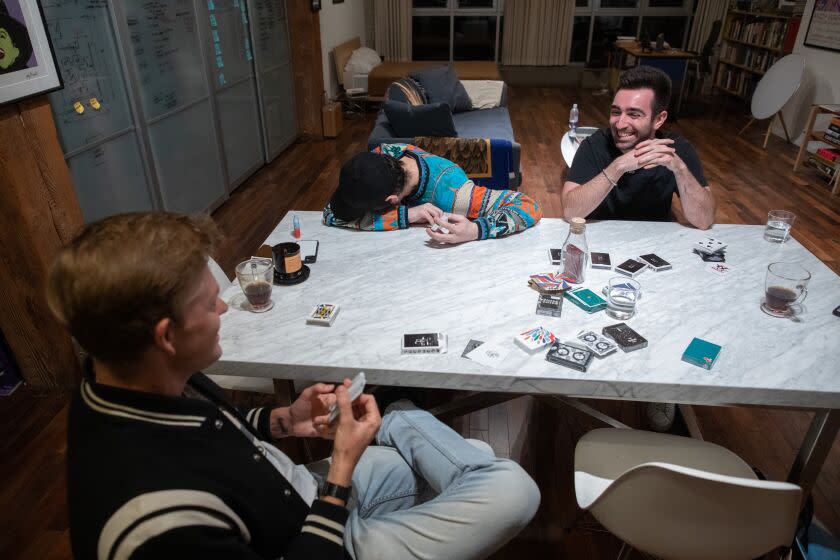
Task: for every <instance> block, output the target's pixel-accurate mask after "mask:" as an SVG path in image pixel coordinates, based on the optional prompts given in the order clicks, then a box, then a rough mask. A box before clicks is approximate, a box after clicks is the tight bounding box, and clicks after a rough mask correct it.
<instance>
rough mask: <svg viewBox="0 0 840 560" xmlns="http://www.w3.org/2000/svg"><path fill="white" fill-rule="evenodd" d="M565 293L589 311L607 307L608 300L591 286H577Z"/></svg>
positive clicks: (593, 311)
mask: <svg viewBox="0 0 840 560" xmlns="http://www.w3.org/2000/svg"><path fill="white" fill-rule="evenodd" d="M563 295H564V296H565V297H566V299H568V300H569V301H571V302H572V303H574V304H575V305H577V306H578V307H580V308H581V309H583V310H584V311H586V312H587V313H595V312H596V311H601V310H602V309H606V307H607V301H606V300H605V299H604V298H602V297H601V296H599V295H598V294H596V293H595V292H593V291H592V290H590V289H589V288H575V289H574V290H570V291H567V292H566V293H565V294H563Z"/></svg>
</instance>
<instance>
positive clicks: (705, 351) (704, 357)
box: [682, 338, 720, 369]
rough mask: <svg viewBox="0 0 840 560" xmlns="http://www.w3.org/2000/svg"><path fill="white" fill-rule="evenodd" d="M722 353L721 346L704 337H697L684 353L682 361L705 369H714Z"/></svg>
mask: <svg viewBox="0 0 840 560" xmlns="http://www.w3.org/2000/svg"><path fill="white" fill-rule="evenodd" d="M718 354H720V346H718V345H717V344H712V343H711V342H708V341H706V340H703V339H702V338H695V339H694V340H692V341H691V344H689V345H688V348H686V349H685V352H683V355H682V361H684V362H688V363H689V364H693V365H695V366H699V367H701V368H705V369H712V366H713V365H715V360H717V357H718Z"/></svg>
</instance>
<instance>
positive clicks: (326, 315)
mask: <svg viewBox="0 0 840 560" xmlns="http://www.w3.org/2000/svg"><path fill="white" fill-rule="evenodd" d="M336 315H338V305H336V304H334V303H319V304H318V305H316V306H315V309H313V310H312V313H310V314H309V318H308V319H307V320H306V323H307V324H309V325H321V326H322V327H329V326H332V324H333V321H335V316H336Z"/></svg>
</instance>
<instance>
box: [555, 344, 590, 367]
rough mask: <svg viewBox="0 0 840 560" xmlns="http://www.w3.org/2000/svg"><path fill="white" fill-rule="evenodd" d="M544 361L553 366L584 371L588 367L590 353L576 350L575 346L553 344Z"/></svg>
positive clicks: (579, 349)
mask: <svg viewBox="0 0 840 560" xmlns="http://www.w3.org/2000/svg"><path fill="white" fill-rule="evenodd" d="M545 359H546V360H547V361H549V362H551V363H553V364H557V365H561V366H566V367H568V368H572V369H576V370H578V371H586V369H587V368H588V367H589V362H591V361H592V352H590V351H589V350H584V349H583V348H578V347H577V346H571V345H569V344H563V343H562V342H555V343H554V344H552V345H551V348H549V349H548V353H547V354H546V355H545Z"/></svg>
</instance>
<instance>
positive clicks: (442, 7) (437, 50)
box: [411, 0, 502, 61]
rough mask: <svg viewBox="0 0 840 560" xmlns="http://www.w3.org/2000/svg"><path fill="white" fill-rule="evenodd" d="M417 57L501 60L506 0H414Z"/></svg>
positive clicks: (413, 14)
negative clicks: (500, 48) (500, 52)
mask: <svg viewBox="0 0 840 560" xmlns="http://www.w3.org/2000/svg"><path fill="white" fill-rule="evenodd" d="M412 5H413V7H414V9H413V11H412V30H413V37H412V45H411V52H412V57H413V58H414V60H449V61H453V60H498V59H499V52H498V51H499V44H500V43H501V41H500V38H499V36H500V35H501V22H502V0H413V4H412Z"/></svg>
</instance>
